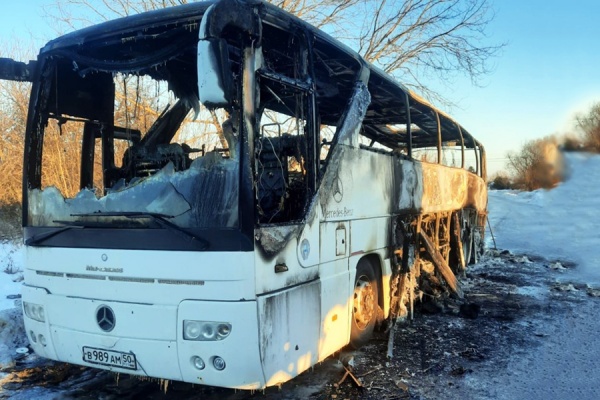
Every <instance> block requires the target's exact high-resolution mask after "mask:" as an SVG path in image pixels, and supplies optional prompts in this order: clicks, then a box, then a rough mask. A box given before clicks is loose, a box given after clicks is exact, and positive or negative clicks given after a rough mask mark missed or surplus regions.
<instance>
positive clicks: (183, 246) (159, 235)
mask: <svg viewBox="0 0 600 400" xmlns="http://www.w3.org/2000/svg"><path fill="white" fill-rule="evenodd" d="M53 42H54V43H55V44H56V43H57V41H56V40H55V41H53ZM57 51H58V50H57ZM64 51H65V49H64V48H61V49H60V52H61V53H63V55H64ZM54 53H55V52H54V51H52V50H47V51H46V52H45V53H44V50H42V53H41V54H40V56H39V62H38V65H37V71H36V73H35V75H34V79H33V87H32V96H31V100H30V112H29V117H28V126H27V131H26V146H25V155H24V157H25V159H24V161H25V162H24V174H23V227H24V236H25V240H26V242H27V240H29V241H30V243H35V244H33V245H35V246H55V247H91V248H123V249H125V248H126V249H152V250H157V249H165V250H193V251H198V250H202V251H223V250H230V251H235V250H238V251H239V250H245V251H248V250H252V249H253V240H252V237H253V226H252V225H253V224H252V220H253V217H252V216H253V213H254V210H253V200H252V199H251V198H250V199H248V198H247V197H248V193H251V187H252V183H251V176H250V175H249V174H247V173H246V174H243V173H242V171H243V170H246V171H247V170H248V168H249V166H248V165H247V164H248V161H249V154H248V149H244V148H242V149H241V150H240V155H239V156H240V157H239V164H238V166H237V171H238V172H237V174H238V176H239V178H238V185H239V193H238V196H237V209H238V215H239V216H238V219H237V221H238V222H237V224H236V226H228V227H201V226H190V227H184V229H185V231H186V232H187V236H188V238H189V237H194V236H196V237H198V238H199V240H198V241H200V242H202V241H204V240H206V239H205V238H213V237H218V238H219V239H218V240H215V241H214V243H213V241H212V240H211V241H210V245H202V246H198V245H197V244H193V243H187V242H190V241H189V240H182V238H183V237H185V236H186V235H185V234H184V235H182V234H181V232H179V233H178V232H177V230H176V229H169V228H166V227H165V225H164V223H163V224H156V218H149V220H152V221H153V222H154V223H147V224H145V226H144V225H143V224H142V226H140V227H135V228H132V227H121V228H119V227H115V226H110V224H105V225H106V226H99V224H86V222H85V221H84V220H81V221H77V224H76V225H77V227H78V228H82V229H68V228H65V224H62V223H61V222H64V221H60V220H59V219H57V220H56V223H55V224H45V225H54V226H40V225H38V226H35V225H34V224H33V223H32V220H31V209H30V200H31V199H30V194H31V191H32V190H35V189H36V188H41V187H42V179H41V177H42V167H41V154H42V150H43V136H44V127H45V126H46V125H47V123H48V112H47V110H48V95H47V93H48V89H49V86H50V85H51V84H50V76H51V73H52V69H53V68H52V64H53V60H52V58H53V57H55V56H56V54H54ZM240 75H241V74H240ZM239 97H240V98H238V99H237V104H235V107H237V108H238V109H239V108H242V106H243V105H242V99H241V96H239ZM239 125H240V126H239V132H238V135H239V143H240V144H241V145H242V146H243V143H245V142H246V143H247V141H245V140H242V138H243V136H244V135H246V132H245V129H244V127H243V125H242V124H241V123H240V124H239ZM242 163H244V164H246V165H245V167H243V166H242V165H241V164H242ZM249 189H250V190H249ZM244 193H245V194H244ZM71 216H74V214H73V215H71ZM242 216H244V218H242ZM244 219H245V221H246V222H245V223H244ZM248 221H250V224H248ZM73 222H74V221H69V222H68V223H73ZM169 223H171V222H169ZM157 225H159V226H157ZM160 225H162V226H160ZM54 231H58V232H56V233H54ZM45 233H46V234H47V237H45V238H44V239H43V240H41V241H35V240H33V241H32V240H31V239H32V238H33V237H35V236H36V235H38V237H39V235H40V234H42V235H43V234H45Z"/></svg>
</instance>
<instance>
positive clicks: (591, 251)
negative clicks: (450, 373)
mask: <svg viewBox="0 0 600 400" xmlns="http://www.w3.org/2000/svg"><path fill="white" fill-rule="evenodd" d="M566 161H567V165H568V180H567V181H565V182H564V183H562V184H560V185H559V186H558V187H557V188H555V189H553V190H551V191H547V190H538V191H535V192H530V193H527V192H516V191H491V192H490V193H489V220H490V225H491V227H492V231H493V234H494V237H495V241H496V245H497V247H498V248H499V249H507V250H510V251H511V252H512V253H523V254H528V255H536V256H540V257H543V258H545V259H546V260H548V261H553V260H560V261H561V262H563V264H565V261H568V262H570V263H572V264H574V265H575V267H574V268H572V267H570V268H567V269H564V270H562V267H561V266H560V264H557V265H558V266H557V267H556V268H557V269H561V270H562V272H561V273H559V274H558V275H557V277H558V278H557V279H559V280H562V281H565V282H575V281H578V282H587V283H588V284H590V285H591V286H593V287H596V288H598V287H600V251H599V249H598V247H600V230H599V229H598V228H597V226H596V225H597V223H598V221H599V220H600V218H598V217H597V216H596V215H597V211H596V210H597V205H598V203H600V185H598V182H600V156H598V155H588V154H582V153H576V154H575V153H571V154H566ZM487 245H488V247H493V245H494V243H493V241H492V236H491V235H490V234H489V231H488V233H487ZM22 269H23V249H22V247H20V246H15V245H11V244H6V243H5V244H0V367H1V366H2V365H6V363H10V362H11V359H12V357H13V356H15V355H16V352H15V351H16V348H17V347H20V346H24V345H26V337H25V335H24V333H23V331H22V327H21V324H22V318H21V317H20V300H19V299H18V298H16V299H15V297H18V295H19V294H20V288H21V285H22V272H21V271H22ZM3 271H6V272H9V273H4V272H3ZM581 317H582V318H584V316H583V315H581ZM588 322H589V321H588ZM571 323H574V320H573V321H571ZM584 325H585V324H584ZM588 325H589V324H588ZM563 328H564V329H563ZM571 328H572V327H571ZM571 328H568V327H567V326H565V327H561V325H560V324H559V323H557V324H556V327H554V328H552V329H554V330H552V329H549V332H550V331H552V332H554V331H555V332H556V333H557V334H558V335H560V336H563V337H564V336H565V335H566V336H569V332H570V331H572V330H570V329H571ZM596 328H600V323H595V325H594V326H587V327H586V328H585V329H584V331H585V332H579V334H580V335H582V336H585V335H586V334H588V333H593V332H587V331H589V330H591V331H594V330H595V329H596ZM578 329H579V328H578ZM567 339H569V340H567V341H566V342H565V345H566V346H567V347H568V346H571V347H573V346H575V347H576V346H577V343H578V339H573V338H568V337H567ZM550 345H552V343H550ZM550 345H549V346H550ZM552 346H554V345H552ZM596 347H598V346H593V348H594V349H595V348H596ZM571 350H574V351H575V350H576V349H571ZM552 351H554V353H552ZM594 351H595V350H594ZM599 352H600V351H599ZM545 354H546V356H545V357H546V358H548V357H550V358H549V360H548V362H549V363H553V365H555V366H556V368H562V367H561V365H562V364H560V361H557V360H558V359H560V357H561V354H562V353H561V352H560V346H559V347H557V346H554V347H549V348H548V352H546V353H545ZM584 358H585V357H584ZM542 359H543V357H542ZM526 361H527V363H529V364H527V363H526V364H523V365H521V366H519V365H515V371H523V372H524V376H523V377H522V378H521V380H523V379H525V381H526V380H527V379H529V378H532V376H530V375H529V374H528V373H525V372H526V371H528V370H531V368H534V369H535V368H537V367H539V366H538V365H537V364H535V363H534V364H535V365H534V364H531V362H532V361H531V360H530V359H529V360H526ZM540 362H543V360H542V361H540ZM584 362H587V364H585V368H588V367H590V368H592V367H594V361H593V360H592V359H589V357H587V358H585V360H584ZM530 364H531V365H530ZM596 374H597V372H596ZM475 375H476V374H474V376H473V379H478V380H479V381H481V380H483V379H486V378H485V377H479V378H476V376H475ZM563 375H564V374H563ZM567 375H568V374H567ZM498 376H503V375H502V374H501V373H500V374H499V375H498ZM508 378H510V377H507V379H508ZM545 378H547V377H546V376H545V375H544V376H540V377H539V379H545ZM498 379H500V378H498ZM517 380H518V379H517ZM525 381H523V384H524V385H528V383H527V382H525ZM515 390H516V391H513V392H511V391H510V390H509V391H508V392H506V393H504V392H498V393H497V394H498V396H499V397H504V398H511V397H510V396H511V395H512V394H516V393H523V392H519V391H518V390H520V389H518V388H517V386H515ZM511 393H512V394H511ZM534 397H535V396H534ZM23 398H26V397H23ZM42 398H46V397H42ZM47 398H55V397H52V396H50V397H47ZM559 398H562V396H559ZM582 398H591V397H589V396H586V395H584V396H583V397H582Z"/></svg>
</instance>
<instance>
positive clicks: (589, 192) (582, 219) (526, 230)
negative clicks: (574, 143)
mask: <svg viewBox="0 0 600 400" xmlns="http://www.w3.org/2000/svg"><path fill="white" fill-rule="evenodd" d="M565 158H566V164H567V168H568V169H567V180H566V181H565V182H563V183H562V184H560V185H559V186H558V187H556V188H554V189H552V190H543V189H540V190H536V191H534V192H516V191H508V190H500V191H490V193H489V206H488V208H489V218H490V224H491V226H492V231H493V233H494V236H495V238H496V243H497V246H498V248H500V249H508V250H510V251H512V252H513V253H527V254H535V255H539V256H542V257H545V258H546V259H548V260H553V259H556V260H564V261H570V262H573V263H575V264H577V268H576V270H575V272H574V273H575V274H577V276H578V279H579V280H582V281H587V282H588V283H590V284H592V285H599V284H600V251H599V250H600V249H598V246H599V245H600V229H598V226H597V225H598V222H599V221H600V219H599V218H598V211H597V209H598V205H599V204H600V185H599V184H598V182H600V156H598V155H591V154H587V153H566V154H565ZM490 236H491V235H488V241H487V244H488V246H490V245H492V242H491V237H490ZM571 278H572V277H571Z"/></svg>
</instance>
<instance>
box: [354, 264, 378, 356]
mask: <svg viewBox="0 0 600 400" xmlns="http://www.w3.org/2000/svg"><path fill="white" fill-rule="evenodd" d="M377 299H378V286H377V280H376V279H375V272H374V270H373V265H372V264H371V262H370V261H369V260H367V259H362V260H360V261H359V262H358V266H357V267H356V279H355V281H354V294H353V300H352V302H353V304H352V307H353V308H352V329H351V332H350V347H353V348H355V349H358V348H359V347H361V346H363V345H365V344H366V343H367V342H368V341H369V339H371V336H372V335H373V330H374V329H375V323H376V322H377Z"/></svg>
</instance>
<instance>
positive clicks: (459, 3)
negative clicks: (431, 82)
mask: <svg viewBox="0 0 600 400" xmlns="http://www.w3.org/2000/svg"><path fill="white" fill-rule="evenodd" d="M268 1H269V2H271V3H273V4H274V5H276V6H278V7H281V8H283V9H284V10H286V11H288V12H290V13H292V14H295V15H297V16H299V17H300V18H303V19H305V20H306V21H308V22H310V23H311V24H313V25H315V26H316V27H318V28H321V29H323V30H324V31H326V32H328V33H330V34H332V35H333V36H335V37H337V38H339V39H341V40H342V41H343V42H345V43H346V44H348V45H349V46H351V47H352V48H355V49H358V52H359V53H360V54H361V55H362V56H363V57H364V58H365V59H366V60H368V61H370V62H372V63H374V64H376V65H377V66H379V67H380V68H382V69H383V70H384V71H386V72H387V73H389V74H392V75H395V76H396V77H397V78H399V79H400V80H402V81H403V82H405V83H406V84H408V85H409V86H412V87H414V88H416V89H418V90H419V91H420V92H421V93H424V94H425V95H426V96H427V97H428V98H429V99H431V100H437V101H445V100H446V99H443V98H442V97H440V96H439V95H438V94H437V93H434V92H432V91H430V90H429V89H428V88H427V87H428V85H426V84H425V80H427V79H429V78H431V77H432V76H435V77H436V78H437V79H439V80H443V81H446V80H448V78H451V77H454V76H456V75H460V74H462V75H466V76H468V77H469V78H470V79H471V81H472V82H473V83H474V84H477V83H478V82H479V81H480V78H481V77H482V76H484V75H486V74H487V73H489V72H490V64H489V63H490V60H491V59H492V58H493V57H494V56H495V55H497V54H498V52H499V51H500V50H501V48H502V47H503V46H504V44H485V43H487V42H489V41H488V39H487V37H486V34H485V30H486V28H487V27H488V25H489V23H490V22H491V21H492V19H493V18H494V12H493V10H492V8H491V6H490V3H489V1H490V0H268ZM188 2H191V1H190V0H99V1H94V0H56V4H55V7H54V8H53V9H49V10H48V11H49V13H50V14H51V16H53V18H55V19H56V20H57V21H58V22H59V24H58V26H62V27H68V28H70V29H74V28H80V27H83V26H88V25H91V24H93V23H97V22H100V21H104V20H109V19H114V18H117V17H123V16H127V15H132V14H137V13H140V12H143V11H149V10H155V9H160V8H164V7H167V6H173V5H178V4H184V3H188Z"/></svg>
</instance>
